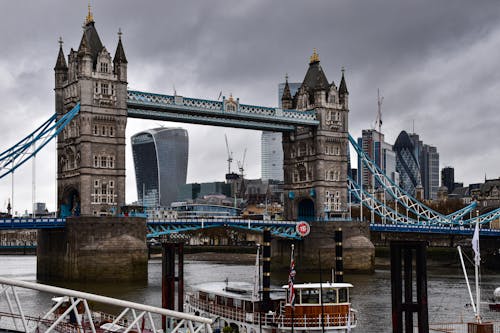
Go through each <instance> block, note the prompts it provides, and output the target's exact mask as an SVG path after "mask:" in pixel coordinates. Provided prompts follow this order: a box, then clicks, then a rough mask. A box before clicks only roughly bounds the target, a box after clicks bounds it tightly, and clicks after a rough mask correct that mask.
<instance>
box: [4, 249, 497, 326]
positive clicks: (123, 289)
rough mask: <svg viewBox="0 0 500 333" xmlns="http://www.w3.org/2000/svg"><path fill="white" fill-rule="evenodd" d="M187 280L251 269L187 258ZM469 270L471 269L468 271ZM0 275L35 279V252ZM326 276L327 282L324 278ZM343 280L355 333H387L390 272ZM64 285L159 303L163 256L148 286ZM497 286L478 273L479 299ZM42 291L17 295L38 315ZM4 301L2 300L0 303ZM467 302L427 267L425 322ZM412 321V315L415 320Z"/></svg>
mask: <svg viewBox="0 0 500 333" xmlns="http://www.w3.org/2000/svg"><path fill="white" fill-rule="evenodd" d="M184 269H185V271H184V277H185V283H186V285H187V287H189V285H193V284H196V283H201V282H208V281H223V280H225V279H226V278H228V279H229V280H230V281H246V282H252V280H253V275H254V273H253V272H254V269H253V265H249V264H237V263H236V264H228V263H227V262H225V263H217V262H213V261H210V262H209V261H194V260H186V261H185V268H184ZM296 270H297V277H296V282H313V281H314V282H317V281H319V277H318V276H317V275H312V274H307V273H306V272H302V271H301V270H300V264H299V263H297V267H296ZM470 274H472V272H470ZM0 276H3V277H8V278H15V279H21V280H25V281H31V282H36V257H35V256H0ZM286 280H287V272H283V274H273V276H272V283H273V285H275V286H276V287H277V286H280V285H282V284H285V283H286ZM324 280H328V279H327V278H324ZM344 280H345V282H350V283H352V284H353V285H354V289H353V290H352V293H351V296H352V304H353V308H355V309H357V310H358V311H359V323H358V328H357V329H356V330H355V331H356V332H374V333H378V332H381V333H383V332H391V331H392V328H391V319H390V318H391V285H390V271H389V270H385V269H380V270H376V271H375V273H374V274H369V275H358V274H356V275H349V274H347V275H345V278H344ZM61 286H63V287H67V288H72V289H77V290H81V291H86V292H91V293H97V294H101V295H105V296H110V297H116V298H121V299H126V300H130V301H135V302H140V303H144V304H148V305H154V306H161V260H160V259H152V260H150V261H149V278H148V283H147V285H134V284H125V285H124V284H113V283H107V284H104V283H97V284H95V283H94V284H64V285H61ZM499 286H500V275H498V274H497V275H495V274H490V275H488V274H483V275H482V276H481V288H482V289H481V291H482V295H483V297H482V299H483V300H484V301H486V300H487V299H489V298H490V297H491V296H492V295H493V290H494V289H495V288H496V287H499ZM51 296H53V295H46V294H43V293H39V292H35V291H31V290H23V291H22V292H21V293H20V298H21V302H22V304H23V306H25V308H26V310H27V311H26V312H28V313H29V314H32V315H38V314H40V313H42V312H43V311H47V310H48V309H49V308H50V305H51V301H50V297H51ZM2 301H3V299H0V302H2ZM467 303H470V298H469V295H468V293H467V288H466V285H465V282H464V278H463V275H462V271H461V268H446V269H445V268H436V267H434V268H432V267H431V268H429V269H428V304H429V321H430V322H431V323H432V322H458V321H460V320H462V319H463V320H472V318H473V315H472V309H471V308H470V307H466V306H465V305H466V304H467ZM482 312H483V315H484V318H485V319H492V320H500V312H490V311H489V310H488V309H487V306H486V305H484V306H483V307H482ZM414 322H416V317H415V319H414Z"/></svg>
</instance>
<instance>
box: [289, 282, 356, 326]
mask: <svg viewBox="0 0 500 333" xmlns="http://www.w3.org/2000/svg"><path fill="white" fill-rule="evenodd" d="M352 287H353V286H352V284H350V283H330V282H327V283H321V284H320V283H303V284H295V285H294V291H295V306H294V307H292V305H291V304H290V303H288V300H289V297H288V296H289V292H290V290H289V286H288V285H284V286H283V288H284V289H285V290H286V293H287V298H286V301H285V304H284V306H283V307H282V312H281V316H282V318H283V319H282V326H283V327H291V326H292V325H293V326H296V327H304V328H306V327H319V326H321V319H320V318H321V317H323V318H324V325H325V326H326V327H339V326H348V325H354V323H355V322H356V316H355V311H354V310H352V309H351V303H350V296H349V290H350V288H352Z"/></svg>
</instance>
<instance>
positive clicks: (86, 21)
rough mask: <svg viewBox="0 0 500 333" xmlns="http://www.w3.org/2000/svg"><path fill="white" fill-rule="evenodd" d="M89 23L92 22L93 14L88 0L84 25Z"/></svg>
mask: <svg viewBox="0 0 500 333" xmlns="http://www.w3.org/2000/svg"><path fill="white" fill-rule="evenodd" d="M90 23H94V15H93V14H92V8H91V6H90V0H89V5H88V12H87V17H86V18H85V25H88V24H90Z"/></svg>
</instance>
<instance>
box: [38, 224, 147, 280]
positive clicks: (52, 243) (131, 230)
mask: <svg viewBox="0 0 500 333" xmlns="http://www.w3.org/2000/svg"><path fill="white" fill-rule="evenodd" d="M66 221H67V222H66V227H65V228H64V229H42V230H39V231H38V249H37V279H38V280H39V281H76V282H81V281H88V282H92V281H100V282H103V281H113V282H120V281H122V282H140V283H146V282H147V278H148V254H147V246H146V219H143V218H138V217H72V218H67V220H66Z"/></svg>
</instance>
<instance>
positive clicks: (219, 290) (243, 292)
mask: <svg viewBox="0 0 500 333" xmlns="http://www.w3.org/2000/svg"><path fill="white" fill-rule="evenodd" d="M192 288H193V289H195V290H198V291H202V292H206V293H209V294H215V295H219V296H224V297H231V298H235V299H241V300H245V301H252V293H253V288H254V285H253V284H252V283H248V282H233V281H230V282H206V283H200V284H197V285H194V286H192ZM270 296H271V299H282V298H284V295H283V293H280V292H274V291H271V295H270Z"/></svg>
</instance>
